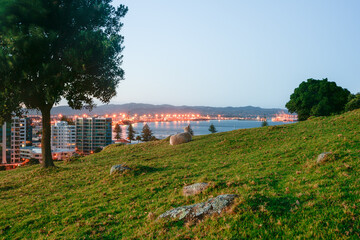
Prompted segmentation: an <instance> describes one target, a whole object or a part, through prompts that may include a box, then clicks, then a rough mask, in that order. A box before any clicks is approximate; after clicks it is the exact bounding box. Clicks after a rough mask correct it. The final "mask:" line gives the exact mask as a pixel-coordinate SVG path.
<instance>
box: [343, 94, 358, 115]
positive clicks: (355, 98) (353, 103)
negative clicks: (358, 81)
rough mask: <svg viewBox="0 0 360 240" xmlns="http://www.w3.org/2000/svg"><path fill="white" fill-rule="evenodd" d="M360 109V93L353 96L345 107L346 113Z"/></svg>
mask: <svg viewBox="0 0 360 240" xmlns="http://www.w3.org/2000/svg"><path fill="white" fill-rule="evenodd" d="M359 108H360V93H358V94H356V95H352V96H351V98H350V101H349V102H348V103H347V104H346V105H345V111H347V112H348V111H352V110H355V109H359Z"/></svg>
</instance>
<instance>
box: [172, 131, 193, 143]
mask: <svg viewBox="0 0 360 240" xmlns="http://www.w3.org/2000/svg"><path fill="white" fill-rule="evenodd" d="M191 139H192V137H191V134H190V133H188V132H183V133H179V134H176V135H173V136H171V137H170V145H178V144H182V143H187V142H190V141H191Z"/></svg>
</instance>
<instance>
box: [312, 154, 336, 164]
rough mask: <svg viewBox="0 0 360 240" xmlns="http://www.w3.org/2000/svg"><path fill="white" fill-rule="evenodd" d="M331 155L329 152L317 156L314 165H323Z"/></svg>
mask: <svg viewBox="0 0 360 240" xmlns="http://www.w3.org/2000/svg"><path fill="white" fill-rule="evenodd" d="M331 155H332V153H331V152H323V153H321V154H319V156H318V157H317V159H316V163H318V164H319V163H324V162H326V161H328V160H329V157H330V156H331Z"/></svg>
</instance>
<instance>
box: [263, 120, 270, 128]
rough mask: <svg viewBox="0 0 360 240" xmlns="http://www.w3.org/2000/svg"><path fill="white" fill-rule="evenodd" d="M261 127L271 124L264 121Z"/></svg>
mask: <svg viewBox="0 0 360 240" xmlns="http://www.w3.org/2000/svg"><path fill="white" fill-rule="evenodd" d="M261 126H262V127H266V126H269V123H268V122H267V121H266V119H265V120H264V121H262V123H261Z"/></svg>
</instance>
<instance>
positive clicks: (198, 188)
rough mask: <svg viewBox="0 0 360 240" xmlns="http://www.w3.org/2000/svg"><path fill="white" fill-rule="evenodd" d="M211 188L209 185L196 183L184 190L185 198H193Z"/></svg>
mask: <svg viewBox="0 0 360 240" xmlns="http://www.w3.org/2000/svg"><path fill="white" fill-rule="evenodd" d="M208 187H209V183H195V184H192V185H189V186H185V187H184V188H183V195H184V196H192V195H196V194H199V193H201V192H202V191H204V190H205V189H207V188H208Z"/></svg>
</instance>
